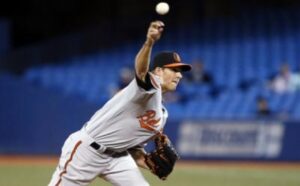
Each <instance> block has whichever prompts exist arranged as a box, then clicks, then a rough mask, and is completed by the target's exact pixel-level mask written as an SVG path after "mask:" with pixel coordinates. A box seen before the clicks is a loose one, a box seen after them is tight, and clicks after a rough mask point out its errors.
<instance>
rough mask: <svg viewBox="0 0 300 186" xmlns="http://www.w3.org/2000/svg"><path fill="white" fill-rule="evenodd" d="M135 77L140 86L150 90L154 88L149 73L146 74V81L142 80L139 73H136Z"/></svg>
mask: <svg viewBox="0 0 300 186" xmlns="http://www.w3.org/2000/svg"><path fill="white" fill-rule="evenodd" d="M135 78H136V81H137V84H138V86H139V87H141V88H143V89H144V90H147V91H148V90H150V89H152V88H153V85H152V83H151V80H150V75H149V73H147V74H146V77H145V82H144V81H142V80H141V79H140V78H139V77H138V76H137V75H135Z"/></svg>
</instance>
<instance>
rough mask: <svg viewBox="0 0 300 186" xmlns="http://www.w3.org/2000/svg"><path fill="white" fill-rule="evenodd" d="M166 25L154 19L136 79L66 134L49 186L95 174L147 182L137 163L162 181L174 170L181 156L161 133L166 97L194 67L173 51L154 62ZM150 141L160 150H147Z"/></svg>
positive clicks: (134, 185)
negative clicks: (67, 135) (183, 72)
mask: <svg viewBox="0 0 300 186" xmlns="http://www.w3.org/2000/svg"><path fill="white" fill-rule="evenodd" d="M163 29H164V23H163V22H161V21H154V22H151V24H150V26H149V28H148V32H147V39H146V41H145V43H144V44H143V46H142V47H141V49H140V51H139V52H138V54H137V55H136V58H135V73H136V75H135V78H134V79H133V80H132V81H131V82H130V83H129V85H128V86H127V87H125V88H124V89H122V90H121V91H119V92H118V93H117V94H116V95H115V96H114V97H113V98H111V99H110V100H109V101H108V102H107V103H106V104H105V105H104V106H103V107H102V108H101V109H99V110H98V111H97V112H96V113H95V114H94V115H93V116H92V117H91V118H90V120H89V121H88V122H87V123H86V124H85V125H84V126H83V127H82V129H81V130H79V131H77V132H74V133H73V134H71V135H70V136H69V137H68V138H67V140H66V141H65V143H64V145H63V147H62V152H61V156H60V159H59V163H58V165H57V167H56V170H55V172H54V173H53V176H52V179H51V181H50V183H49V186H81V185H88V184H89V183H91V182H92V181H93V180H94V179H95V178H97V177H101V178H103V179H105V180H106V181H108V182H110V183H111V184H112V185H116V186H129V185H130V186H148V185H149V183H148V182H147V181H146V180H145V178H144V177H143V175H142V173H141V172H140V170H139V168H138V167H142V168H145V169H148V170H150V171H151V172H152V173H153V174H155V175H157V176H158V177H159V178H160V179H162V180H164V179H166V177H167V176H168V175H169V174H170V173H171V172H172V170H173V167H174V164H175V162H176V160H177V159H178V155H177V153H176V150H175V149H174V147H173V146H172V143H171V141H170V140H169V139H168V137H167V136H166V135H165V134H163V133H162V131H163V128H164V125H165V123H166V119H167V117H168V112H167V110H166V108H165V107H164V106H163V98H162V96H163V94H164V93H165V92H168V91H174V90H175V89H176V87H177V85H178V83H179V81H180V79H181V78H182V74H181V72H182V71H189V70H191V66H190V65H188V64H184V63H182V62H181V59H180V57H179V55H178V54H177V53H175V52H161V53H159V54H157V55H156V56H155V57H154V58H153V61H152V63H151V65H150V57H151V50H152V47H153V46H154V44H155V43H156V42H157V41H158V40H159V39H160V37H161V35H162V32H163ZM149 140H154V141H155V145H156V149H155V150H154V151H153V152H149V153H147V152H145V150H144V148H143V147H144V146H145V144H146V143H147V142H148V141H149Z"/></svg>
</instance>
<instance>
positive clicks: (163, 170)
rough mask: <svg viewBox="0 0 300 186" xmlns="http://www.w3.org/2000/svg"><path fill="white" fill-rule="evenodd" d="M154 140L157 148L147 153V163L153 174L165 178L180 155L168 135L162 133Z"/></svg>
mask: <svg viewBox="0 0 300 186" xmlns="http://www.w3.org/2000/svg"><path fill="white" fill-rule="evenodd" d="M154 142H155V150H154V151H152V152H150V153H148V154H146V155H145V163H146V164H147V166H148V167H149V168H150V170H151V172H152V173H153V174H155V175H157V176H158V177H159V178H160V179H162V180H165V179H166V178H167V177H168V175H169V174H170V173H171V172H172V170H173V167H174V165H175V162H176V161H177V160H178V159H179V156H178V153H177V152H176V150H175V148H174V147H173V145H172V143H171V141H170V140H169V139H168V137H167V136H166V135H164V134H162V135H160V136H159V137H157V138H155V140H154Z"/></svg>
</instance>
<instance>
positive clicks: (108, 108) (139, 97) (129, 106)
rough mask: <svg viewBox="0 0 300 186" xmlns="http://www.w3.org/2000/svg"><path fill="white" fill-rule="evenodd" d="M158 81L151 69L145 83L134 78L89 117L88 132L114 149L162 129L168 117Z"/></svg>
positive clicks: (140, 140) (145, 137) (125, 146)
mask: <svg viewBox="0 0 300 186" xmlns="http://www.w3.org/2000/svg"><path fill="white" fill-rule="evenodd" d="M160 81H161V80H160V78H159V77H158V76H156V75H154V74H152V73H150V72H149V73H148V75H147V77H146V83H144V82H142V81H141V80H139V79H137V78H135V79H133V80H132V81H131V83H130V84H129V85H128V86H127V87H125V88H124V89H123V90H121V91H120V92H118V93H117V94H116V95H115V96H114V97H113V98H112V99H111V100H109V101H108V102H107V103H106V104H105V105H104V106H103V107H102V108H101V109H100V110H98V111H97V112H96V113H95V114H94V115H93V116H92V117H91V119H90V120H89V121H88V122H87V123H86V125H85V126H84V128H85V130H86V132H87V134H88V135H89V136H90V137H92V138H93V139H94V140H95V142H96V143H98V144H100V145H104V146H105V147H109V148H112V149H114V150H116V151H124V150H127V149H129V148H131V147H134V146H137V145H143V144H144V143H145V142H146V141H147V140H149V139H150V138H151V137H153V136H154V135H155V134H157V133H158V132H159V131H162V130H163V127H164V125H165V123H166V119H167V117H168V112H167V110H166V108H165V107H164V106H163V105H162V90H161V87H160ZM149 85H150V87H149ZM145 86H148V90H147V88H145Z"/></svg>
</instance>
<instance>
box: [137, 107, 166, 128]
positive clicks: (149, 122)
mask: <svg viewBox="0 0 300 186" xmlns="http://www.w3.org/2000/svg"><path fill="white" fill-rule="evenodd" d="M155 115H156V112H155V111H154V110H147V111H146V113H145V114H144V115H141V116H138V117H137V118H138V119H139V122H140V126H141V127H142V128H144V129H146V130H149V131H156V130H155V127H156V126H157V125H158V124H159V121H160V119H161V118H158V119H155Z"/></svg>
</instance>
